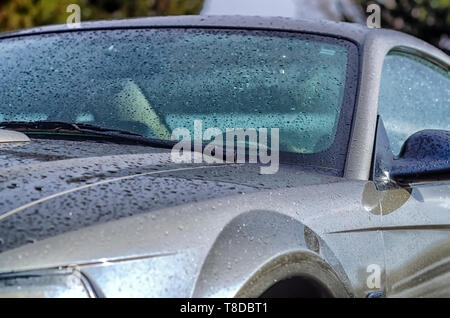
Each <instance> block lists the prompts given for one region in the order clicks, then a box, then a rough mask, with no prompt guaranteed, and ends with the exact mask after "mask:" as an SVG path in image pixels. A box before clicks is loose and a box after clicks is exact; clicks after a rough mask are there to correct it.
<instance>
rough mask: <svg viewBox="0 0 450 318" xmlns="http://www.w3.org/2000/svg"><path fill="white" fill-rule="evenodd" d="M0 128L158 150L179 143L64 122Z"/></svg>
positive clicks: (19, 123) (14, 123)
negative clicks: (66, 135) (92, 139)
mask: <svg viewBox="0 0 450 318" xmlns="http://www.w3.org/2000/svg"><path fill="white" fill-rule="evenodd" d="M0 128H4V129H10V130H16V131H20V132H23V133H27V132H29V133H33V132H35V133H36V132H46V133H48V132H52V133H55V134H63V133H76V134H80V135H85V136H87V135H91V136H95V137H99V136H100V137H101V136H103V137H107V138H108V139H110V140H116V141H133V142H136V143H139V144H144V145H148V146H152V147H157V148H167V149H170V148H172V147H173V146H174V145H175V144H176V143H177V142H175V141H171V140H162V139H154V138H149V137H145V136H143V135H139V134H136V133H133V132H129V131H126V130H119V129H111V128H106V127H101V126H97V125H91V124H82V123H70V122H64V121H33V122H26V121H8V122H0Z"/></svg>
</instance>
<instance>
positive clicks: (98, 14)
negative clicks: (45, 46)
mask: <svg viewBox="0 0 450 318" xmlns="http://www.w3.org/2000/svg"><path fill="white" fill-rule="evenodd" d="M72 3H73V4H78V5H80V7H81V20H82V21H87V20H101V19H113V18H114V19H120V18H127V17H140V16H155V15H180V14H198V13H199V12H200V11H201V9H202V7H203V0H0V31H7V30H14V29H22V28H28V27H33V26H38V25H46V24H56V23H65V22H66V20H67V17H68V16H69V13H67V12H66V8H67V6H68V5H69V4H72Z"/></svg>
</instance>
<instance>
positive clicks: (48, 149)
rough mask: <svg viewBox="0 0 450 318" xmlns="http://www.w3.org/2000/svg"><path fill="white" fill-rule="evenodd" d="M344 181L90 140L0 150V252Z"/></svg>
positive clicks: (37, 143)
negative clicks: (187, 209) (140, 218)
mask: <svg viewBox="0 0 450 318" xmlns="http://www.w3.org/2000/svg"><path fill="white" fill-rule="evenodd" d="M340 180H342V179H340V178H336V177H331V176H327V175H323V174H320V173H317V172H316V171H314V170H307V169H306V168H300V167H297V166H285V165H282V166H280V170H279V172H278V173H276V174H274V175H261V174H260V173H259V166H257V165H238V164H216V165H207V164H176V163H173V162H172V161H171V157H170V151H169V150H166V149H156V148H151V147H145V146H136V145H119V144H113V143H101V142H92V141H83V142H80V141H64V140H45V139H32V141H31V142H30V143H24V144H4V145H0V194H1V198H2V200H1V201H0V253H1V252H4V251H7V250H11V249H14V248H17V247H21V246H23V245H26V244H33V243H35V242H37V241H41V240H44V239H46V238H50V237H53V236H56V235H59V234H63V233H67V232H72V231H75V230H79V229H82V228H86V227H88V226H92V225H99V224H102V223H106V222H110V221H114V220H118V219H122V218H126V217H129V216H134V215H137V214H142V213H150V212H155V211H160V210H163V209H164V208H167V207H172V206H177V205H183V204H187V203H192V202H198V201H205V200H210V199H214V198H219V197H225V196H236V195H248V194H251V193H254V192H259V191H264V190H268V189H280V188H294V187H303V186H307V185H315V184H323V183H330V182H337V181H340Z"/></svg>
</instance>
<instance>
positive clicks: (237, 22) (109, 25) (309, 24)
mask: <svg viewBox="0 0 450 318" xmlns="http://www.w3.org/2000/svg"><path fill="white" fill-rule="evenodd" d="M152 27H204V28H236V29H267V30H280V31H297V32H298V31H300V32H307V33H316V34H327V35H332V36H335V37H341V38H347V39H350V40H353V41H355V42H360V43H361V42H363V41H364V37H365V35H366V33H368V32H370V31H371V29H369V28H367V27H365V26H363V25H361V24H357V23H346V22H334V21H327V20H300V19H291V18H282V17H258V16H195V15H193V16H170V17H148V18H135V19H122V20H102V21H87V22H82V23H81V26H80V28H76V29H70V28H69V27H68V26H67V25H66V24H59V25H49V26H43V27H36V28H30V29H24V30H19V31H13V32H5V33H1V34H0V38H8V37H15V36H22V35H33V34H41V33H53V32H62V31H70V30H91V29H116V28H152Z"/></svg>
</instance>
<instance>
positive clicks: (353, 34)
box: [0, 15, 449, 67]
mask: <svg viewBox="0 0 450 318" xmlns="http://www.w3.org/2000/svg"><path fill="white" fill-rule="evenodd" d="M184 27H186V28H194V27H198V28H214V29H218V28H222V29H249V30H252V29H253V30H278V31H287V32H303V33H311V34H319V35H327V36H333V37H336V38H341V39H346V40H350V41H352V42H354V43H356V44H358V45H359V46H361V47H362V46H364V45H365V43H366V42H373V39H379V40H381V41H384V40H387V41H394V42H398V43H399V45H401V44H402V43H404V44H406V46H409V45H410V46H412V47H415V48H416V49H419V50H421V51H423V52H427V53H428V54H430V55H434V57H436V58H438V59H439V60H440V61H444V62H445V63H446V64H447V67H448V64H449V57H448V55H447V54H445V53H444V52H442V51H441V50H439V49H437V48H436V47H434V46H432V45H430V44H428V43H426V42H425V41H422V40H420V39H418V38H415V37H413V36H410V35H408V34H405V33H402V32H398V31H394V30H389V29H383V28H382V29H372V28H368V27H367V26H365V25H363V24H359V23H348V22H335V21H331V20H305V19H292V18H284V17H259V16H239V15H226V16H220V15H212V16H204V15H189V16H168V17H146V18H134V19H120V20H101V21H86V22H82V23H81V24H80V27H79V28H69V27H68V26H67V24H59V25H49V26H42V27H36V28H30V29H24V30H18V31H12V32H5V33H0V39H6V38H11V37H19V36H28V35H38V34H45V33H59V32H68V31H80V30H104V29H128V28H129V29H131V28H184ZM369 38H370V41H367V39H369ZM368 49H373V46H371V45H369V48H368Z"/></svg>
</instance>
